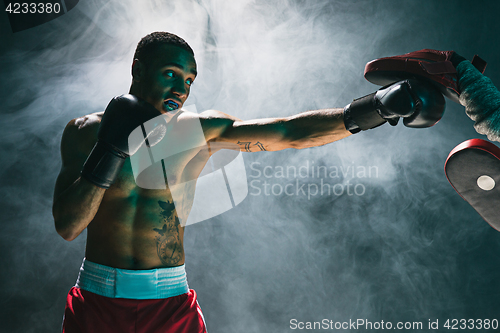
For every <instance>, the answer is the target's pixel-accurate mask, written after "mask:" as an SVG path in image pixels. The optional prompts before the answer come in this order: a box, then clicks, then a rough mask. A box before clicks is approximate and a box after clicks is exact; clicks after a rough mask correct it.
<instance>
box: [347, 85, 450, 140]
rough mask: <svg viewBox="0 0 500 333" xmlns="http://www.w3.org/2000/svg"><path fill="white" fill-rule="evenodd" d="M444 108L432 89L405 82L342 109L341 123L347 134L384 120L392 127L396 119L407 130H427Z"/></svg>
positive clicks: (443, 101)
mask: <svg viewBox="0 0 500 333" xmlns="http://www.w3.org/2000/svg"><path fill="white" fill-rule="evenodd" d="M445 106H446V104H445V100H444V97H443V95H442V94H441V92H440V91H439V90H437V89H436V88H435V87H433V86H431V85H430V84H425V83H424V82H421V81H419V80H415V79H408V80H403V81H399V82H396V83H393V84H391V85H388V86H385V87H383V88H380V89H379V90H378V91H377V92H374V93H373V94H370V95H367V96H365V97H361V98H359V99H356V100H354V101H353V102H352V103H351V104H349V105H347V106H346V107H345V108H344V124H345V127H346V129H347V130H349V131H350V132H351V133H357V132H359V131H360V130H367V129H371V128H374V127H377V126H380V125H382V124H383V123H385V122H386V121H387V122H389V123H390V124H391V125H393V126H395V125H396V124H397V123H398V121H399V118H403V123H404V125H405V126H407V127H416V128H424V127H431V126H433V125H435V124H436V123H437V122H438V121H439V120H440V119H441V117H442V116H443V113H444V110H445Z"/></svg>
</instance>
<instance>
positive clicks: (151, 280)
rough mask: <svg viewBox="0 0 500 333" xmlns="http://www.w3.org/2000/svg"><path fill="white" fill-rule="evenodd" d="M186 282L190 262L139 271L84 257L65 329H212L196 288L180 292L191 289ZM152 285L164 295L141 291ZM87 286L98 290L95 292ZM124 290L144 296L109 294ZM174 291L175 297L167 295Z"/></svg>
mask: <svg viewBox="0 0 500 333" xmlns="http://www.w3.org/2000/svg"><path fill="white" fill-rule="evenodd" d="M83 272H85V273H83ZM179 273H180V274H179ZM182 273H183V274H182ZM124 274H125V277H123V275H124ZM120 276H121V277H120ZM182 276H183V277H184V278H182ZM183 280H184V282H185V271H184V266H180V267H173V268H161V269H155V270H146V271H141V270H139V271H133V270H122V269H115V268H112V267H107V266H103V265H99V264H95V263H91V262H89V261H85V260H84V263H83V265H82V268H81V269H80V275H79V277H78V281H77V285H76V286H75V287H72V288H71V289H70V291H69V293H68V297H67V299H66V309H65V311H64V321H63V327H62V332H63V333H77V332H78V333H80V332H81V333H101V332H102V333H114V332H116V333H129V332H130V333H156V332H158V333H163V332H165V333H206V328H205V322H204V319H203V314H202V312H201V309H200V306H199V305H198V302H197V300H196V292H195V291H194V290H192V289H185V290H186V292H184V293H183V294H179V290H182V289H183V288H187V282H185V283H183ZM172 281H174V282H173V286H174V287H173V288H172V283H171V282H172ZM127 283H128V285H127ZM130 283H131V284H130ZM120 285H121V286H120ZM151 285H154V289H157V290H158V291H157V294H158V295H159V296H158V297H151V299H147V298H145V297H146V296H144V292H143V291H142V292H141V290H146V291H148V292H149V291H150V290H152V289H153V288H152V287H151ZM179 286H182V288H181V287H179ZM128 287H133V288H128ZM85 289H93V292H92V291H89V290H85ZM120 289H122V290H124V291H123V292H122V293H124V294H125V295H126V296H132V297H134V295H135V293H136V292H135V291H134V290H139V294H138V295H139V297H137V298H139V299H137V298H136V299H134V298H131V297H129V298H120V297H122V296H119V297H115V296H116V295H109V292H112V291H113V290H118V291H119V290H120ZM127 289H130V294H128V293H129V292H128V291H126V290H127ZM172 290H173V292H172ZM103 294H108V295H107V296H104V295H103ZM169 294H172V295H174V296H167V297H164V296H165V295H169ZM175 294H178V295H175Z"/></svg>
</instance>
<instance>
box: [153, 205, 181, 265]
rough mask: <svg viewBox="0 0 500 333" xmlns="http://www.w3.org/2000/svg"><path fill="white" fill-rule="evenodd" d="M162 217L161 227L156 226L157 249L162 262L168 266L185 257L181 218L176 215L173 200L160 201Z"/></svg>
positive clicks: (176, 263) (177, 262)
mask: <svg viewBox="0 0 500 333" xmlns="http://www.w3.org/2000/svg"><path fill="white" fill-rule="evenodd" d="M158 204H159V205H160V208H161V209H162V211H161V213H160V218H161V220H162V223H163V227H162V228H161V229H158V228H154V229H153V231H156V232H157V233H158V235H157V236H156V237H155V239H156V251H157V253H158V257H159V258H160V260H161V262H162V263H163V264H164V265H166V266H175V265H178V264H179V262H180V261H181V260H182V258H183V249H182V243H181V239H180V235H179V228H180V223H179V218H178V217H177V216H175V205H174V202H173V201H167V202H165V201H158Z"/></svg>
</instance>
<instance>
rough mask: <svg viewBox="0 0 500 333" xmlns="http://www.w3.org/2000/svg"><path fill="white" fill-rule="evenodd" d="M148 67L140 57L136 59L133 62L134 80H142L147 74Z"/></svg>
mask: <svg viewBox="0 0 500 333" xmlns="http://www.w3.org/2000/svg"><path fill="white" fill-rule="evenodd" d="M145 71H146V68H145V66H144V64H143V63H142V62H141V61H140V60H139V59H134V62H133V63H132V81H134V82H141V79H142V78H143V77H144V75H145Z"/></svg>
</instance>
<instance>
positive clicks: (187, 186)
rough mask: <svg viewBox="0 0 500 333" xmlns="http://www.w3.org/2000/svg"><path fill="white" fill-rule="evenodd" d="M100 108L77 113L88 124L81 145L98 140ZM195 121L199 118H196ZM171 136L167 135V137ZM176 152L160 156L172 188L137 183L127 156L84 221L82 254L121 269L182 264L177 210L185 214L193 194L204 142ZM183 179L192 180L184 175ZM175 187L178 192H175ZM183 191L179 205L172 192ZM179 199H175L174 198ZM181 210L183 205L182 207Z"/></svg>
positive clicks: (189, 116) (202, 161)
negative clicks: (92, 213) (165, 158)
mask: <svg viewBox="0 0 500 333" xmlns="http://www.w3.org/2000/svg"><path fill="white" fill-rule="evenodd" d="M102 114H103V113H96V114H93V115H91V116H86V117H83V118H79V119H77V123H78V122H80V123H85V122H89V123H90V127H91V128H92V130H90V131H87V133H90V134H87V135H90V136H91V137H92V138H91V139H90V138H82V141H81V142H86V144H85V145H86V147H85V148H84V149H85V151H88V153H90V151H91V150H92V147H93V145H94V144H95V142H97V130H98V128H99V124H100V119H101V117H102ZM196 115H197V114H190V113H185V115H180V116H179V117H178V120H177V121H178V122H180V123H182V122H183V121H184V122H189V121H192V120H193V117H194V118H196ZM196 121H199V120H198V119H196ZM170 139H171V138H170ZM203 144H204V142H200V144H199V145H196V144H195V145H194V146H196V147H198V148H197V149H189V150H186V151H184V152H182V153H179V154H176V155H175V158H171V159H169V160H168V162H165V167H166V169H167V170H168V171H167V177H168V179H169V181H168V184H170V185H172V184H176V185H178V186H174V189H172V190H171V187H169V186H168V184H167V185H166V189H161V190H151V189H144V188H141V187H139V186H138V185H137V184H136V181H135V179H134V175H133V172H132V166H131V159H130V158H127V160H126V162H125V165H124V166H123V169H122V170H121V172H120V174H119V176H118V178H117V180H116V181H115V183H114V184H113V185H112V186H111V187H110V188H109V189H108V190H106V192H105V194H104V197H103V199H102V201H101V204H100V206H99V209H98V211H97V213H96V215H95V217H94V219H93V220H92V222H90V224H89V225H88V227H87V246H86V258H87V259H88V260H90V261H92V262H95V263H99V264H103V265H107V266H111V267H116V268H123V269H152V268H159V267H171V266H179V265H182V264H184V260H185V256H184V246H183V241H184V227H183V226H182V225H181V223H180V221H179V216H184V217H185V216H187V215H188V214H189V210H190V208H191V204H192V201H193V198H194V185H195V183H194V182H195V179H196V177H197V176H198V175H199V174H200V172H201V171H202V169H203V167H204V166H205V164H206V163H207V161H208V159H209V157H210V156H209V153H208V150H207V149H204V147H206V145H205V146H204V145H203ZM186 180H194V182H193V181H189V182H188V181H186ZM173 191H178V192H182V193H177V194H176V193H175V192H173ZM179 197H182V198H183V200H182V206H181V207H180V206H179V204H178V205H177V206H176V205H174V198H179ZM177 203H178V202H177ZM181 210H182V211H181Z"/></svg>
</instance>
